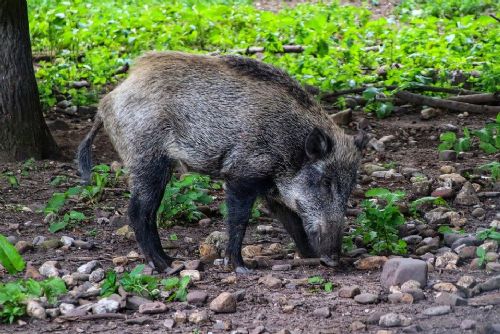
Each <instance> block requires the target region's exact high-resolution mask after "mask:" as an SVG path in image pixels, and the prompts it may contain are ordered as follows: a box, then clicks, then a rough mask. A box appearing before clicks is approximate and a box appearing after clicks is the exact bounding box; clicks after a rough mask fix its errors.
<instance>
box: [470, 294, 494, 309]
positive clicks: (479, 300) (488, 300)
mask: <svg viewBox="0 0 500 334" xmlns="http://www.w3.org/2000/svg"><path fill="white" fill-rule="evenodd" d="M469 305H471V306H487V305H500V292H495V293H490V294H486V295H481V296H478V297H474V298H470V299H469Z"/></svg>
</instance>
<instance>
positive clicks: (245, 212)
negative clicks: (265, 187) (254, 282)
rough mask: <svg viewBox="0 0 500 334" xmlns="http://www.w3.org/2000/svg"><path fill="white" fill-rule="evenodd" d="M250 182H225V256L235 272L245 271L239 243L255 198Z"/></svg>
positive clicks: (255, 194)
mask: <svg viewBox="0 0 500 334" xmlns="http://www.w3.org/2000/svg"><path fill="white" fill-rule="evenodd" d="M250 184H251V183H250V182H237V183H236V182H227V183H226V205H227V224H228V236H229V242H228V245H227V250H226V257H228V258H229V260H230V262H231V264H232V265H233V268H234V270H235V271H236V272H237V273H242V274H244V273H247V272H249V269H247V268H246V267H245V264H244V263H243V258H242V257H241V244H242V243H243V238H244V237H245V232H246V229H247V225H248V220H249V219H250V215H251V211H252V206H253V204H254V202H255V199H256V198H257V195H258V193H257V190H256V189H255V188H254V187H253V186H250Z"/></svg>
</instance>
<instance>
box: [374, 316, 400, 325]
mask: <svg viewBox="0 0 500 334" xmlns="http://www.w3.org/2000/svg"><path fill="white" fill-rule="evenodd" d="M378 324H379V325H380V326H382V327H398V326H401V318H400V316H399V314H396V313H387V314H384V315H383V316H381V317H380V320H379V323H378Z"/></svg>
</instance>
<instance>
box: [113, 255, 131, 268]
mask: <svg viewBox="0 0 500 334" xmlns="http://www.w3.org/2000/svg"><path fill="white" fill-rule="evenodd" d="M112 261H113V264H114V265H115V266H124V265H126V264H127V263H128V258H127V257H126V256H117V257H114V258H113V259H112Z"/></svg>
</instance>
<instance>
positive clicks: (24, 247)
mask: <svg viewBox="0 0 500 334" xmlns="http://www.w3.org/2000/svg"><path fill="white" fill-rule="evenodd" d="M15 247H16V249H17V251H18V252H19V254H24V253H26V252H27V251H31V250H33V249H34V247H33V244H32V243H31V242H29V241H24V240H19V241H18V242H16V245H15Z"/></svg>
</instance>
